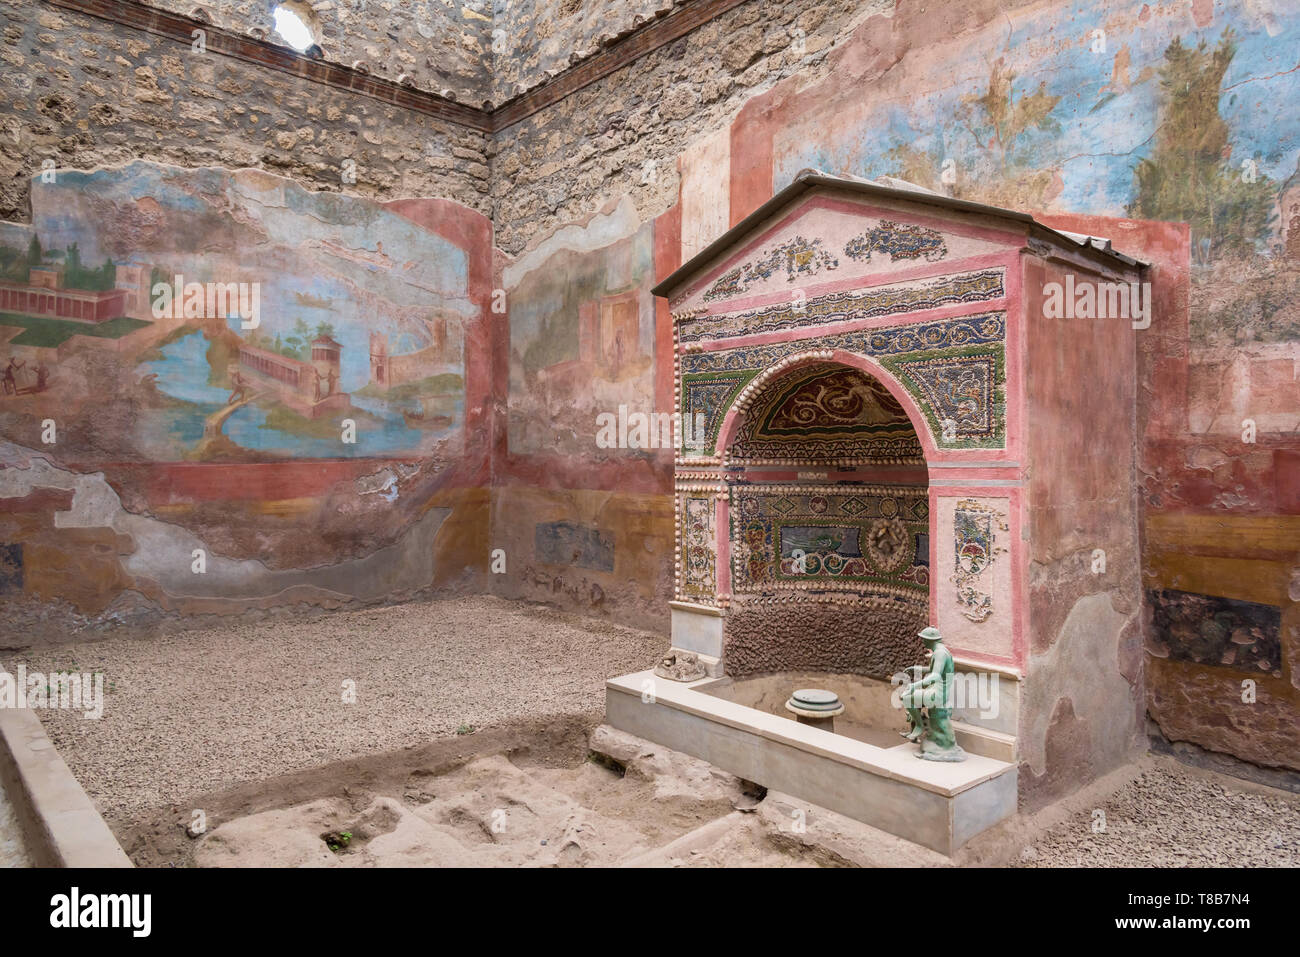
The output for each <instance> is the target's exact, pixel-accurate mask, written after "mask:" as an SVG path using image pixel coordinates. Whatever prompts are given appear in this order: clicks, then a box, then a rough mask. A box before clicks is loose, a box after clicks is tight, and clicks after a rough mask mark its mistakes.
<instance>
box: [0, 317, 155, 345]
mask: <svg viewBox="0 0 1300 957" xmlns="http://www.w3.org/2000/svg"><path fill="white" fill-rule="evenodd" d="M148 325H151V323H149V322H146V321H145V320H144V319H132V318H131V317H129V316H118V317H117V318H116V319H109V320H108V321H107V322H100V323H89V322H70V321H68V320H67V319H54V318H52V317H50V316H22V315H18V314H17V313H13V312H0V326H18V327H20V328H21V329H23V330H24V331H23V332H20V333H19V334H18V335H17V336H15V337H14V338H13V339H11V340H10V342H9V344H10V345H14V346H43V347H45V348H47V349H52V348H54V347H55V346H61V345H63V343H65V342H67V341H68V340H69V339H71V338H72V337H73V336H90V337H91V338H94V339H120V338H122V337H123V336H124V335H126V334H127V333H129V332H135V330H137V329H143V328H144V327H145V326H148Z"/></svg>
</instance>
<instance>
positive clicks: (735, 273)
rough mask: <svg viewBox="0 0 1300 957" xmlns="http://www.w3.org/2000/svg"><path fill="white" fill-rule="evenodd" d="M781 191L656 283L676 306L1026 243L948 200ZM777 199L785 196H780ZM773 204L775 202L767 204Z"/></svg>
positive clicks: (945, 261) (964, 259)
mask: <svg viewBox="0 0 1300 957" xmlns="http://www.w3.org/2000/svg"><path fill="white" fill-rule="evenodd" d="M792 189H793V187H789V188H787V190H785V191H783V192H782V193H781V194H778V195H777V197H775V198H774V202H773V203H769V204H768V207H765V209H766V215H765V216H763V217H762V218H761V219H754V218H752V217H751V220H747V221H746V223H745V224H742V226H743V227H744V228H743V229H742V228H741V227H737V229H733V230H732V231H731V232H729V233H728V234H726V235H725V236H723V237H722V238H721V239H720V240H718V241H717V242H715V243H713V244H711V245H710V246H709V247H708V248H707V249H706V250H705V251H704V252H703V253H701V254H700V255H699V256H697V257H695V258H694V259H693V260H692V261H691V262H690V263H688V264H687V265H686V266H684V267H683V268H682V269H681V270H679V271H678V272H677V273H675V274H674V275H673V276H672V277H670V278H669V279H668V280H667V281H666V282H664V283H663V284H661V286H660V287H659V289H658V290H656V291H657V292H660V294H666V295H668V296H669V301H670V303H671V305H672V308H673V309H674V310H675V311H676V310H693V309H708V310H710V311H711V312H716V311H727V310H729V309H732V308H736V307H739V306H741V305H749V304H758V303H763V302H771V301H772V300H773V299H774V298H782V297H786V296H789V295H790V294H791V293H792V292H793V291H794V290H802V291H804V293H805V294H806V295H813V294H816V293H817V292H819V291H821V290H823V289H830V288H835V287H836V286H840V285H843V286H846V287H847V286H849V285H866V284H874V283H878V282H881V281H883V280H884V279H885V278H886V277H888V276H891V275H896V274H907V275H911V274H915V275H925V274H938V273H944V272H956V271H960V270H962V269H967V268H971V267H972V266H974V265H977V264H978V263H980V262H981V261H987V260H988V259H989V258H991V257H995V256H996V255H997V254H999V253H1004V252H1006V251H1008V250H1011V249H1015V248H1019V247H1021V246H1023V245H1024V242H1025V236H1026V224H1027V223H1028V222H1029V220H1028V218H1027V217H1025V218H1023V220H1020V219H1012V220H1010V221H1007V220H1003V219H999V218H996V217H993V216H985V217H981V216H980V215H979V213H978V212H970V211H965V210H951V209H946V208H944V207H942V206H940V205H936V204H935V201H946V197H942V196H937V195H935V194H917V195H918V196H919V197H920V198H919V199H914V198H912V197H909V196H908V195H907V193H906V191H903V190H898V189H887V188H881V189H879V190H878V191H868V190H866V189H863V188H861V187H858V188H856V189H852V190H846V189H837V188H835V187H834V186H833V185H831V186H827V185H814V186H813V187H812V188H805V189H802V190H799V191H798V193H797V194H793V195H791V190H792ZM783 196H787V197H788V201H787V202H784V203H780V202H779V201H780V200H781V199H782V197H783ZM773 206H775V208H771V207H773Z"/></svg>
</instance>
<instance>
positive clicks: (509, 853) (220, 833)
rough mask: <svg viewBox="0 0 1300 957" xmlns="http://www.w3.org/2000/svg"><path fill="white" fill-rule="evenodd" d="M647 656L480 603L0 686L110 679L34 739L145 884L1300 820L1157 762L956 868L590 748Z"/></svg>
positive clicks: (765, 853) (272, 627)
mask: <svg viewBox="0 0 1300 957" xmlns="http://www.w3.org/2000/svg"><path fill="white" fill-rule="evenodd" d="M664 645H665V642H664V639H663V638H662V637H660V636H657V635H652V634H647V633H643V632H637V631H632V630H629V629H624V628H620V627H618V626H615V625H611V624H608V623H604V622H596V621H591V620H587V619H582V618H577V617H574V616H570V615H564V614H561V613H557V612H554V611H551V610H548V609H545V608H541V607H538V606H527V605H521V604H518V603H513V602H506V601H501V600H497V599H493V598H480V597H476V598H461V599H455V600H448V601H437V602H425V603H418V604H409V605H401V606H395V607H391V608H383V609H376V610H371V611H363V612H347V613H340V614H335V615H330V616H325V617H321V618H317V619H313V620H311V621H303V622H297V623H287V624H286V623H268V624H262V625H239V626H231V627H228V628H224V629H218V630H203V631H196V632H191V633H181V634H177V635H173V636H167V637H159V638H151V639H145V640H131V639H124V638H114V639H109V640H106V641H101V642H94V643H84V644H78V645H70V646H65V647H62V648H59V649H57V650H51V651H45V652H40V653H30V654H26V655H25V654H23V653H21V652H18V653H11V654H10V655H9V656H8V659H9V660H8V661H6V662H5V663H6V664H7V665H9V666H10V667H15V666H16V665H17V664H18V663H19V662H22V663H25V664H26V665H27V667H28V668H29V670H42V671H47V672H48V671H57V670H60V669H71V670H74V671H81V672H102V673H103V675H104V678H105V684H106V687H107V691H108V699H107V705H106V708H105V713H104V717H103V718H102V719H101V720H99V721H89V720H85V719H84V718H83V717H82V716H81V715H80V714H79V713H72V712H48V711H47V712H42V713H41V719H42V721H43V722H44V723H45V726H46V728H47V729H48V731H49V734H50V736H51V738H52V739H53V740H54V742H55V743H56V745H57V746H58V748H59V751H60V753H61V754H62V755H63V757H64V759H65V760H66V761H67V762H68V764H69V765H70V766H71V768H72V770H73V772H74V773H75V774H76V775H77V777H78V779H79V780H80V781H81V782H82V784H83V786H85V788H86V790H87V791H88V792H89V793H90V795H91V797H92V798H93V799H94V800H95V802H96V804H97V805H98V806H99V807H100V809H101V811H102V812H103V813H104V815H105V818H106V819H107V820H108V822H109V824H110V826H112V827H113V829H114V831H115V833H116V834H117V835H118V837H119V840H121V842H122V844H123V847H124V848H125V849H126V851H127V852H128V854H129V855H130V856H131V857H132V859H133V860H134V861H135V862H136V863H137V864H141V865H163V866H187V865H193V864H198V865H200V866H230V865H235V866H242V865H255V864H275V865H281V866H283V865H303V866H322V867H355V866H388V865H394V864H396V865H421V866H438V865H449V864H451V865H470V866H518V865H532V866H584V865H586V866H599V865H619V864H640V865H654V866H669V867H676V866H764V867H774V866H844V865H854V864H857V865H867V866H882V865H884V866H887V865H890V864H900V865H913V866H916V865H919V866H940V867H942V866H951V865H954V864H956V865H959V866H960V865H963V864H984V865H992V866H999V865H1007V864H1010V865H1019V866H1030V867H1033V866H1039V867H1042V866H1049V867H1056V866H1080V865H1082V866H1092V867H1097V866H1100V867H1106V866H1122V865H1138V866H1181V865H1227V866H1285V867H1295V866H1300V795H1296V794H1290V793H1287V792H1283V791H1278V790H1275V789H1271V788H1267V787H1263V786H1261V785H1257V784H1250V783H1247V782H1243V781H1240V780H1237V779H1235V778H1230V777H1226V776H1223V775H1220V774H1216V773H1213V772H1209V771H1202V770H1199V769H1195V768H1191V767H1187V766H1185V765H1182V764H1179V763H1178V762H1176V761H1174V760H1173V759H1172V758H1168V757H1164V756H1157V755H1148V756H1146V757H1144V758H1143V759H1141V760H1140V761H1139V762H1137V763H1136V764H1134V765H1131V766H1128V767H1126V768H1122V769H1120V770H1118V771H1116V772H1113V773H1112V774H1111V775H1108V776H1107V777H1106V778H1104V779H1103V780H1101V781H1099V782H1095V783H1094V784H1092V785H1089V786H1088V787H1086V788H1083V789H1081V790H1080V791H1079V792H1078V793H1077V794H1075V795H1073V796H1071V798H1069V799H1067V800H1066V801H1063V802H1060V803H1059V804H1058V805H1056V806H1054V807H1053V808H1051V809H1049V810H1048V811H1045V812H1042V813H1040V814H1038V815H1035V816H1033V817H1024V816H1018V817H1017V818H1014V819H1013V820H1011V821H1008V822H1004V823H1003V824H1001V825H998V826H997V827H995V828H992V829H990V830H989V831H987V832H985V833H984V834H981V835H979V836H978V837H977V838H976V839H975V840H973V841H972V842H971V843H970V844H968V845H967V846H966V847H965V848H963V849H962V850H961V851H960V852H959V853H958V855H957V856H956V857H955V858H954V859H948V858H943V857H941V856H940V855H938V854H935V853H933V852H930V851H927V850H925V849H924V848H920V847H918V846H916V845H912V844H908V843H907V842H905V841H902V840H900V839H898V838H895V837H892V836H891V835H888V834H884V833H883V832H880V831H876V830H875V829H873V828H869V827H867V826H865V825H862V824H859V823H857V822H854V821H850V820H848V819H846V818H843V817H841V816H839V815H836V814H833V813H831V812H829V811H826V810H824V809H821V808H818V807H816V806H813V805H810V804H808V803H807V802H806V801H800V800H797V799H795V798H792V797H789V796H785V795H780V794H775V793H767V794H765V795H763V794H758V793H756V792H754V790H753V789H752V788H748V787H746V786H745V785H744V784H743V782H740V781H738V780H737V779H735V778H734V777H732V776H730V775H727V774H725V773H723V772H721V771H719V770H717V769H715V768H711V767H710V766H708V765H706V764H704V763H703V762H699V761H696V760H695V759H693V758H689V757H687V756H686V755H679V754H675V753H673V752H670V751H667V749H663V748H660V747H658V746H656V745H653V744H651V743H650V742H644V741H640V740H639V739H635V738H631V739H629V738H628V737H627V736H620V735H619V733H617V732H612V731H611V729H607V728H603V727H597V726H598V724H599V720H600V714H601V711H602V706H603V701H604V681H605V679H606V678H607V677H609V676H611V675H618V674H625V673H627V672H630V671H634V670H639V669H641V668H644V667H646V666H647V665H648V664H650V663H651V662H653V661H654V660H655V659H656V658H657V657H658V655H659V654H660V653H662V651H663V649H664ZM347 682H354V683H355V691H356V701H355V703H346V702H345V700H344V697H345V695H344V692H345V690H347V689H348V688H350V687H352V686H351V685H347V684H346V683H347ZM471 728H472V729H473V730H472V731H471ZM593 751H594V752H596V753H597V754H602V755H608V756H610V758H609V760H608V761H605V762H603V763H602V762H599V761H593V760H591V753H592V752H593ZM196 809H201V810H202V812H203V817H204V821H205V826H204V828H203V831H202V833H201V834H197V833H196V834H188V833H187V832H186V825H187V824H189V823H190V822H191V821H192V820H193V815H194V814H195V811H196ZM7 813H8V810H7V808H6V807H5V806H4V804H3V802H2V801H0V862H3V861H5V860H6V859H9V858H12V857H13V855H14V849H13V846H12V844H11V843H7V842H6V841H5V835H6V834H8V835H12V834H13V828H12V822H10V821H8V820H7V818H6V815H7ZM331 834H332V835H336V837H334V838H333V840H332V841H331V840H326V838H325V835H331ZM342 834H347V835H350V836H349V838H348V839H347V840H346V841H345V842H343V843H341V844H340V843H339V841H338V838H337V835H342ZM331 843H334V844H335V847H334V848H333V849H332V848H331V847H330V844H331Z"/></svg>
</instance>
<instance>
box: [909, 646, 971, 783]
mask: <svg viewBox="0 0 1300 957" xmlns="http://www.w3.org/2000/svg"><path fill="white" fill-rule="evenodd" d="M920 638H921V641H923V642H924V643H925V647H926V649H927V651H928V654H929V658H930V665H929V669H928V670H927V669H926V666H925V665H917V666H916V668H915V669H914V670H913V674H914V675H916V674H921V675H922V676H921V677H920V678H919V680H916V681H913V682H912V683H911V684H907V685H904V686H903V690H902V692H901V694H900V695H899V700H900V701H901V702H902V705H903V707H904V708H906V709H907V720H908V722H909V723H910V725H911V727H910V728H909V729H908V730H907V731H903V732H901V733H902V735H903V737H905V738H907V740H908V741H917V742H920V745H921V749H920V750H919V751H918V752H917V754H916V756H917V757H918V758H924V759H925V760H927V761H962V760H965V758H966V752H965V751H963V750H962V749H961V748H960V747H958V745H957V738H956V737H955V736H954V734H953V730H952V702H953V680H954V676H955V675H956V671H957V669H956V668H955V667H954V665H953V661H952V654H951V653H950V652H949V651H948V649H947V648H945V647H944V644H943V638H942V636H941V635H940V634H939V629H938V628H926V629H925V630H924V631H922V632H920Z"/></svg>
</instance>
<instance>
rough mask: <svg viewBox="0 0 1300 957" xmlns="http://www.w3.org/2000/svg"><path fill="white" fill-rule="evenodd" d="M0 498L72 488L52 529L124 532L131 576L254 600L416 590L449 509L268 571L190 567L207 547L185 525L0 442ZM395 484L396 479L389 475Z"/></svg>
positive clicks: (184, 594) (427, 573)
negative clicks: (335, 552) (318, 562)
mask: <svg viewBox="0 0 1300 957" xmlns="http://www.w3.org/2000/svg"><path fill="white" fill-rule="evenodd" d="M0 466H2V467H0V498H21V497H23V496H25V495H29V494H31V493H32V491H33V490H35V489H37V488H54V489H62V490H66V491H71V492H72V493H73V497H72V506H71V508H69V509H68V510H66V511H61V512H55V514H54V525H55V527H56V528H111V529H112V530H113V531H115V532H117V533H119V534H121V535H126V536H128V537H129V538H130V539H131V540H132V541H133V542H134V543H135V550H134V551H133V552H132V553H131V554H130V555H129V556H125V557H124V558H123V559H122V564H123V567H124V568H125V569H126V571H127V572H128V573H129V574H130V575H132V576H133V577H135V578H136V579H145V580H149V581H153V582H157V584H158V586H159V587H160V588H162V589H163V591H165V592H166V593H167V594H168V595H171V596H174V597H179V598H212V599H236V600H245V601H249V600H259V599H269V598H274V597H276V596H277V595H280V594H283V593H284V592H287V591H289V590H290V589H294V588H308V589H314V590H317V591H319V592H321V593H323V594H324V595H327V596H330V597H334V598H341V599H357V600H362V601H366V600H372V599H378V598H383V597H386V596H388V595H390V594H392V593H395V592H400V591H406V590H418V589H421V588H426V587H428V586H429V585H430V584H431V583H432V581H433V574H434V560H433V542H434V538H435V536H436V535H437V534H438V529H439V528H440V527H441V526H442V523H443V521H444V520H445V519H446V517H447V515H448V514H450V512H451V510H450V509H448V508H432V509H429V510H428V511H427V512H425V513H424V515H423V516H422V517H421V518H420V519H418V520H416V521H415V522H413V523H412V525H411V526H410V527H409V528H408V529H407V531H406V532H405V533H404V534H403V535H402V537H401V538H399V539H398V540H397V541H396V542H394V543H393V544H392V545H389V546H387V547H386V548H381V549H379V550H378V551H375V552H373V553H371V554H370V555H367V556H365V557H364V558H358V559H351V560H348V561H344V562H339V563H337V564H333V565H322V566H319V567H317V568H308V569H283V570H273V569H270V568H268V567H267V566H266V565H265V564H263V563H262V562H260V561H255V560H251V559H238V560H237V559H228V558H222V557H220V556H218V555H211V554H208V555H207V557H206V562H207V571H206V573H204V574H196V573H194V572H193V571H192V570H191V566H192V564H193V561H194V551H195V549H203V550H204V551H205V552H207V548H206V546H205V545H204V543H203V540H202V539H200V538H198V537H197V536H195V535H194V534H192V533H191V532H189V531H188V530H186V529H184V528H181V527H179V526H176V525H172V524H170V523H168V522H163V521H160V520H158V519H156V518H151V517H149V516H146V515H136V514H133V513H131V512H128V511H127V510H126V509H124V508H123V507H122V502H121V499H120V498H119V497H118V494H117V493H116V492H115V491H114V490H113V488H112V487H111V486H110V485H109V484H108V482H107V481H106V480H105V478H104V474H103V473H102V472H95V473H91V474H87V475H81V474H78V473H76V472H70V471H67V470H65V469H61V468H59V467H58V466H56V465H54V464H53V463H52V462H51V461H50V459H49V458H48V457H47V456H45V455H44V454H42V453H40V452H37V451H33V450H31V449H26V448H23V447H22V446H19V445H15V444H13V443H11V442H4V441H0ZM393 478H394V481H396V476H393Z"/></svg>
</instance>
